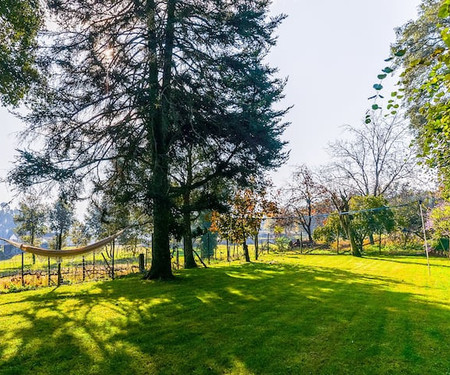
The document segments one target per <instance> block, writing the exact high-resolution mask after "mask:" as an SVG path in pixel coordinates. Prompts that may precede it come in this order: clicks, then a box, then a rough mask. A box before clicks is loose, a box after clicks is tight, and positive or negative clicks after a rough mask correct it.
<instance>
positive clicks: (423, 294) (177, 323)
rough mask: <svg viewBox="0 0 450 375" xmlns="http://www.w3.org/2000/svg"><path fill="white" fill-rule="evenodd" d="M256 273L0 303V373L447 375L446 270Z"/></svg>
mask: <svg viewBox="0 0 450 375" xmlns="http://www.w3.org/2000/svg"><path fill="white" fill-rule="evenodd" d="M262 261H263V262H261V263H253V264H241V265H231V266H228V265H223V266H215V267H214V268H209V269H197V270H190V271H182V272H180V273H179V275H178V279H177V280H176V281H174V282H170V283H160V282H148V281H142V280H141V279H140V278H139V277H138V276H131V277H125V278H122V279H118V280H115V281H107V282H99V283H86V284H83V285H74V286H63V287H60V288H59V289H49V288H43V289H39V290H34V291H28V292H22V293H12V294H5V295H0V374H183V375H184V374H347V373H348V374H450V294H449V291H450V261H449V260H448V259H432V267H431V276H430V277H429V276H428V271H427V268H426V261H425V260H424V259H422V258H414V257H396V258H388V257H380V258H373V257H372V258H363V259H357V258H353V257H351V256H333V255H328V256H326V255H323V256H320V255H314V256H311V255H310V256H300V255H286V256H283V257H281V256H276V255H271V256H268V255H265V256H263V259H262Z"/></svg>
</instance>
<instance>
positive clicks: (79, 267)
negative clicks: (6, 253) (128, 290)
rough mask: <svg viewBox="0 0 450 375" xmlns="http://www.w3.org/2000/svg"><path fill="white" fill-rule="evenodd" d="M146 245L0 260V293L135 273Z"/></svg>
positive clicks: (146, 254) (21, 255)
mask: <svg viewBox="0 0 450 375" xmlns="http://www.w3.org/2000/svg"><path fill="white" fill-rule="evenodd" d="M149 253H150V252H149V251H148V249H146V248H139V249H130V248H128V247H123V246H113V245H110V246H106V247H104V248H103V249H101V250H98V251H96V252H94V253H90V254H88V255H85V256H76V257H70V258H50V257H42V256H35V255H33V254H29V253H26V252H22V253H19V254H17V255H15V256H13V257H11V258H9V259H4V260H0V293H2V292H8V291H15V290H21V289H28V288H35V287H40V286H57V285H61V284H74V283H81V282H84V281H95V280H102V279H114V278H115V277H118V276H122V275H127V274H129V273H135V272H139V269H140V268H139V267H141V270H142V268H145V267H146V265H147V264H148V262H149Z"/></svg>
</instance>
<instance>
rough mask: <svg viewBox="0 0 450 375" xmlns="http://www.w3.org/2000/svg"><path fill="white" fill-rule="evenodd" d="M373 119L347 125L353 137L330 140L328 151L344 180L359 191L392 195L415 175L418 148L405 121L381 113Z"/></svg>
mask: <svg viewBox="0 0 450 375" xmlns="http://www.w3.org/2000/svg"><path fill="white" fill-rule="evenodd" d="M372 119H373V121H372V122H371V123H369V124H365V123H364V124H362V125H359V126H357V127H354V126H349V125H347V126H346V127H345V129H346V131H347V133H348V134H349V135H350V138H349V139H346V140H337V141H335V142H333V143H331V144H330V146H329V151H330V154H331V156H332V157H333V158H334V162H333V167H334V168H335V169H336V170H337V171H339V173H340V174H341V175H342V177H343V178H342V179H341V182H342V183H343V184H345V185H348V187H351V190H353V189H354V190H356V192H357V194H358V195H373V196H378V195H384V196H389V195H392V194H394V193H395V191H397V190H398V189H399V188H400V187H401V186H402V185H405V184H407V183H408V181H410V180H411V178H412V177H413V176H414V175H415V173H414V172H415V169H416V160H415V151H414V149H413V148H412V147H410V143H411V137H410V134H409V130H408V126H407V124H406V123H405V121H403V120H402V119H399V118H398V117H384V116H383V114H382V113H379V114H378V115H373V116H372Z"/></svg>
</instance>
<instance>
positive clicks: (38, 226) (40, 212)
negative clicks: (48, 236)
mask: <svg viewBox="0 0 450 375" xmlns="http://www.w3.org/2000/svg"><path fill="white" fill-rule="evenodd" d="M46 220H47V212H46V207H45V205H44V204H42V202H41V201H40V200H39V198H37V197H36V195H35V194H33V195H26V196H25V197H24V199H23V200H22V201H21V202H20V203H19V212H18V214H17V215H15V216H14V223H15V224H16V229H15V231H16V233H17V234H18V235H19V236H21V237H22V238H25V239H26V241H28V242H29V243H30V244H31V245H34V244H35V240H36V237H39V236H42V235H43V234H44V233H45V231H46V225H45V223H46ZM35 261H36V258H35V255H34V254H33V264H34V263H35Z"/></svg>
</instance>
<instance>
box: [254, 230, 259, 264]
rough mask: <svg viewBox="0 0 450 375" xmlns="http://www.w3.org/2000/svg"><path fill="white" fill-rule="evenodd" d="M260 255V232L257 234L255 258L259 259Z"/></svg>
mask: <svg viewBox="0 0 450 375" xmlns="http://www.w3.org/2000/svg"><path fill="white" fill-rule="evenodd" d="M258 256H259V236H258V233H256V235H255V259H256V260H258Z"/></svg>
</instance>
